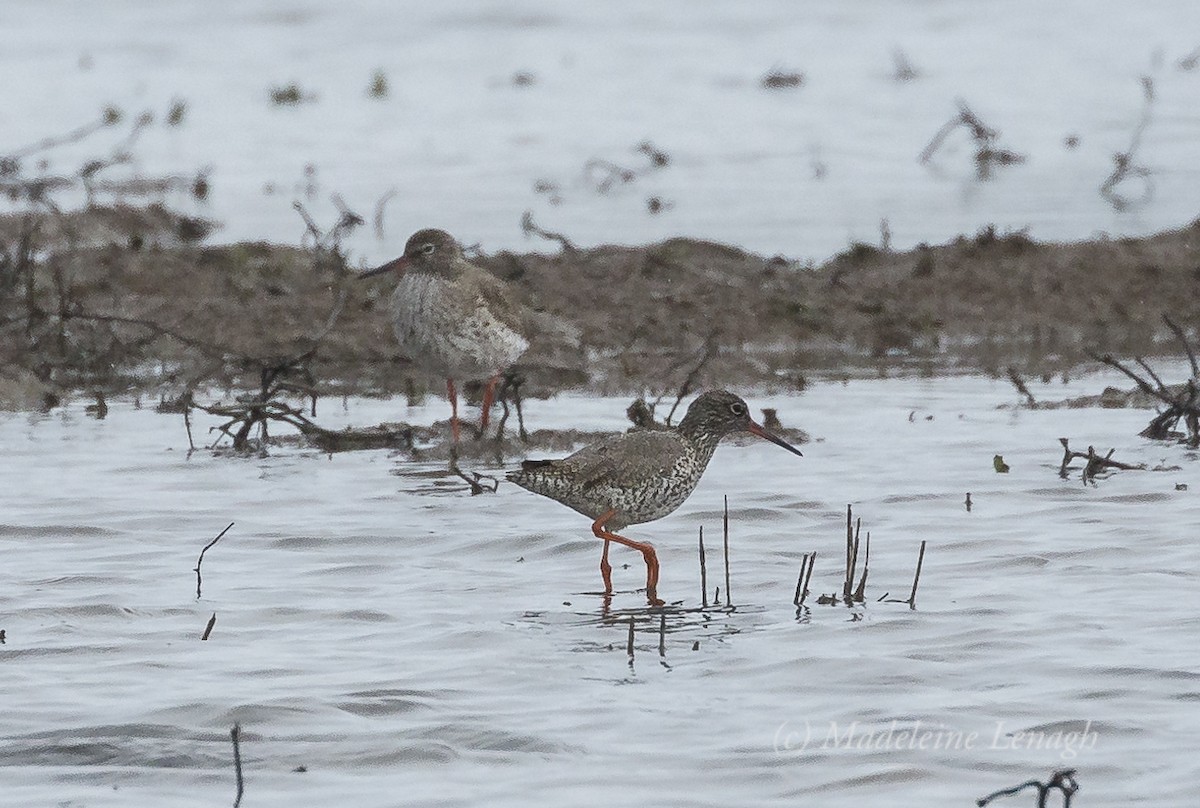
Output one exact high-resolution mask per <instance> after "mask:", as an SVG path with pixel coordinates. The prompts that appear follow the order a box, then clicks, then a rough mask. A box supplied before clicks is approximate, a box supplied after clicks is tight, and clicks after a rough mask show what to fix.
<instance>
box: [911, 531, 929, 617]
mask: <svg viewBox="0 0 1200 808" xmlns="http://www.w3.org/2000/svg"><path fill="white" fill-rule="evenodd" d="M924 562H925V540H924V539H922V540H921V553H920V555H918V556H917V573H916V575H914V576H913V585H912V592H911V593H910V594H909V596H908V608H910V609H915V608H917V584H918V583H920V581H921V565H922V564H923V563H924Z"/></svg>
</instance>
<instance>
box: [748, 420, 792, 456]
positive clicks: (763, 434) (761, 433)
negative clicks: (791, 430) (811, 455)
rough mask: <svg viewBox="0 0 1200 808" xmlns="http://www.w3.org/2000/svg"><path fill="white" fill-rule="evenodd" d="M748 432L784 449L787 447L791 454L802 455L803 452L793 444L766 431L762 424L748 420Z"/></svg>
mask: <svg viewBox="0 0 1200 808" xmlns="http://www.w3.org/2000/svg"><path fill="white" fill-rule="evenodd" d="M750 433H751V434H753V435H757V436H758V437H760V438H763V439H764V440H769V441H770V442H771V443H774V444H775V445H776V446H781V447H783V448H784V449H787V450H788V451H789V452H791V453H792V454H795V455H798V456H800V457H804V452H802V451H800V450H799V449H797V448H796V447H795V446H793V445H792V444H790V443H788V442H787V441H785V440H784V439H783V438H781V437H779V436H778V435H775V434H773V433H771V432H768V431H767V430H766V429H765V428H763V427H762V426H760V425H759V424H757V423H755V422H753V421H751V422H750Z"/></svg>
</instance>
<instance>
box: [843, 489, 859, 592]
mask: <svg viewBox="0 0 1200 808" xmlns="http://www.w3.org/2000/svg"><path fill="white" fill-rule="evenodd" d="M855 541H856V539H855V534H854V510H853V508H852V507H851V506H850V505H847V506H846V571H845V575H844V576H843V577H842V597H843V598H844V599H845V600H850V588H851V587H852V586H853V580H854V555H855V547H854V545H855Z"/></svg>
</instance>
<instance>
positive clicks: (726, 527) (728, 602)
mask: <svg viewBox="0 0 1200 808" xmlns="http://www.w3.org/2000/svg"><path fill="white" fill-rule="evenodd" d="M722 525H723V527H724V531H725V605H726V606H732V605H733V600H731V599H730V597H729V497H728V496H726V497H725V518H724V520H723V522H722Z"/></svg>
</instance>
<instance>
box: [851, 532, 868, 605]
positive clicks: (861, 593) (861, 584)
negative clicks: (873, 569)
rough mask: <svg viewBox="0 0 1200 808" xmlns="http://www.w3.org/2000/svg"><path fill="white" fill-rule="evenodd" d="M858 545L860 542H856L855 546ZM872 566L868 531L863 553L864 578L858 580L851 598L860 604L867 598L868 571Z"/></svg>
mask: <svg viewBox="0 0 1200 808" xmlns="http://www.w3.org/2000/svg"><path fill="white" fill-rule="evenodd" d="M857 544H858V542H857V541H855V545H857ZM870 565H871V531H869V530H868V531H867V542H866V548H865V549H864V552H863V568H862V577H861V578H859V579H858V587H857V588H856V589H855V590H854V594H853V596H852V598H851V599H852V600H854V601H856V602H858V603H862V602H863V600H864V599H865V598H866V591H867V570H868V569H870Z"/></svg>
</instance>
